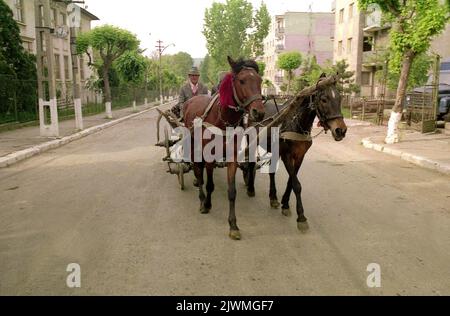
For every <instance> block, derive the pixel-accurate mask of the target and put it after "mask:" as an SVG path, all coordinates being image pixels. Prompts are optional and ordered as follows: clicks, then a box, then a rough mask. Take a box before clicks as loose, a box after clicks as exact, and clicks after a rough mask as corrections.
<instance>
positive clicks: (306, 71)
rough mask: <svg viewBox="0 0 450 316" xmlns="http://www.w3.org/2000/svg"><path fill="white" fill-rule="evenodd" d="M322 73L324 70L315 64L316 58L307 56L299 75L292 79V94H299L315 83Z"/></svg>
mask: <svg viewBox="0 0 450 316" xmlns="http://www.w3.org/2000/svg"><path fill="white" fill-rule="evenodd" d="M323 72H324V70H323V69H322V67H321V66H320V65H319V64H318V63H317V58H316V56H308V57H307V58H306V60H305V61H304V62H303V65H302V68H301V75H300V76H297V77H295V78H294V82H293V90H294V93H299V92H300V91H301V90H303V89H304V88H307V87H309V86H311V85H313V84H315V83H317V82H318V81H319V79H320V76H321V75H322V73H323Z"/></svg>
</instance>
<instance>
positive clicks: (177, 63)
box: [162, 52, 194, 78]
mask: <svg viewBox="0 0 450 316" xmlns="http://www.w3.org/2000/svg"><path fill="white" fill-rule="evenodd" d="M162 61H163V64H164V66H165V67H167V68H170V69H171V70H172V71H173V72H174V73H175V74H176V75H177V76H179V77H183V78H185V77H186V76H187V74H188V72H189V70H191V67H192V66H193V65H194V59H193V58H192V56H191V55H189V54H188V53H185V52H179V53H177V54H175V55H166V56H163V58H162Z"/></svg>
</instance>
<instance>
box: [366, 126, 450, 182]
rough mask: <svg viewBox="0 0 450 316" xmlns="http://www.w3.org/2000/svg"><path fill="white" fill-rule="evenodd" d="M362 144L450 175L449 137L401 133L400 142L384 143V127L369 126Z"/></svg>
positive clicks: (447, 135)
mask: <svg viewBox="0 0 450 316" xmlns="http://www.w3.org/2000/svg"><path fill="white" fill-rule="evenodd" d="M369 130H370V131H371V133H370V135H367V136H365V138H364V139H363V140H362V144H363V146H364V147H365V148H368V149H373V150H376V151H379V152H382V153H385V154H388V155H391V156H395V157H398V158H400V159H403V160H405V161H408V162H410V163H413V164H415V165H418V166H420V167H423V168H427V169H431V170H435V171H438V172H440V173H443V174H447V175H450V135H449V134H443V133H442V134H441V133H433V134H421V133H419V132H414V131H401V134H400V135H401V136H400V137H401V141H400V143H398V144H393V145H387V144H385V143H384V138H385V136H386V127H379V126H374V125H371V126H370V127H368V130H367V131H369Z"/></svg>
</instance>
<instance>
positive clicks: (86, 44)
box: [77, 25, 139, 102]
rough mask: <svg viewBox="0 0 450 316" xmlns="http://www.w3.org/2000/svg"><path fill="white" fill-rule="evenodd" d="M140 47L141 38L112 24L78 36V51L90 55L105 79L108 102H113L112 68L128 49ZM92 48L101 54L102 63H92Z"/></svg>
mask: <svg viewBox="0 0 450 316" xmlns="http://www.w3.org/2000/svg"><path fill="white" fill-rule="evenodd" d="M138 47H139V40H138V39H137V37H136V35H134V34H132V33H131V32H129V31H127V30H124V29H121V28H118V27H115V26H112V25H103V26H99V27H96V28H94V29H93V30H91V31H90V32H86V33H82V34H80V36H79V37H78V38H77V52H78V53H79V54H83V53H85V54H87V55H88V56H89V60H90V64H91V65H93V66H96V67H95V68H96V69H97V71H98V75H99V77H101V78H102V79H103V82H104V90H103V92H104V94H105V101H106V102H111V90H110V83H109V75H108V74H109V70H110V68H111V67H112V66H113V63H114V62H115V61H116V60H117V59H118V58H119V57H120V56H122V55H123V54H125V53H126V52H127V51H135V50H137V49H138ZM91 48H92V49H93V50H94V52H96V53H97V54H98V55H99V56H100V58H101V62H100V63H98V62H97V63H96V64H95V65H94V64H93V63H92V56H91V52H90V49H91ZM100 70H101V71H100Z"/></svg>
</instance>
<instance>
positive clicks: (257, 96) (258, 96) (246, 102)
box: [231, 67, 264, 112]
mask: <svg viewBox="0 0 450 316" xmlns="http://www.w3.org/2000/svg"><path fill="white" fill-rule="evenodd" d="M244 69H246V70H255V69H253V68H251V67H243V68H242V70H244ZM242 70H241V71H242ZM235 81H236V75H233V96H234V101H235V102H236V103H237V104H238V106H237V107H231V108H234V109H235V110H236V111H240V112H245V109H246V108H247V107H248V106H249V105H250V104H252V103H253V102H255V101H257V100H264V98H263V96H262V95H261V94H255V95H254V96H251V97H250V98H248V99H246V100H244V101H241V99H239V96H238V94H237V91H236V86H235V85H234V82H235Z"/></svg>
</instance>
